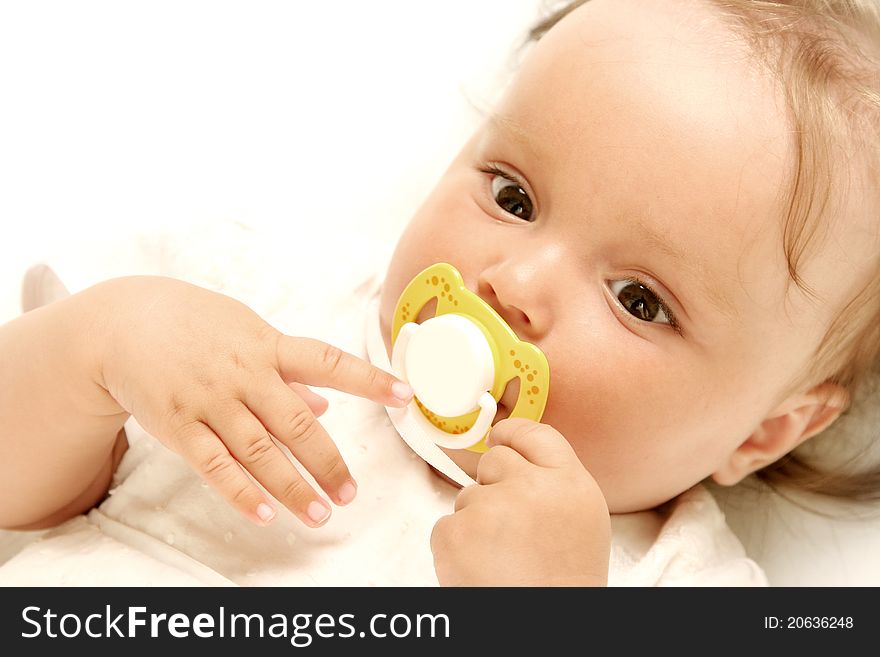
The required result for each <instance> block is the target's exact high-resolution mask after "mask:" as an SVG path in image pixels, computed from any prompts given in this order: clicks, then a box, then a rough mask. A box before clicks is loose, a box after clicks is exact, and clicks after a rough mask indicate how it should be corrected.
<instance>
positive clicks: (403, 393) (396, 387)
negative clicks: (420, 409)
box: [391, 381, 413, 401]
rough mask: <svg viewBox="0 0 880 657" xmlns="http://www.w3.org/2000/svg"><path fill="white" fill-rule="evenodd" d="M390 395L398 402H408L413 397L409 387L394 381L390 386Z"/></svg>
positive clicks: (401, 382) (406, 384)
mask: <svg viewBox="0 0 880 657" xmlns="http://www.w3.org/2000/svg"><path fill="white" fill-rule="evenodd" d="M391 394H393V395H394V396H395V397H397V398H398V399H399V400H400V401H409V400H410V398H412V396H413V389H412V388H410V387H409V384H408V383H404V382H403V381H395V382H394V383H392V384H391Z"/></svg>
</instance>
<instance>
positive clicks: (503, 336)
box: [391, 262, 550, 452]
mask: <svg viewBox="0 0 880 657" xmlns="http://www.w3.org/2000/svg"><path fill="white" fill-rule="evenodd" d="M432 299H437V311H436V313H435V317H440V316H441V315H457V316H459V317H461V318H464V319H466V320H469V322H470V323H471V324H472V325H473V327H476V328H477V329H478V332H477V331H474V330H473V327H470V328H467V327H462V326H460V327H458V329H457V330H458V331H461V333H460V335H463V336H464V335H465V334H466V333H467V332H468V331H470V333H472V334H474V335H477V336H479V335H482V337H483V338H484V339H485V342H486V345H487V346H488V348H489V349H490V350H491V359H492V365H493V366H494V368H493V367H491V366H489V365H486V367H485V368H484V369H482V370H480V371H491V370H492V369H494V379H493V381H492V383H491V388H490V389H484V392H485V391H488V392H489V393H490V394H491V395H492V397H493V398H494V400H495V402H498V401H499V400H500V399H501V395H502V394H504V390H505V388H506V387H507V385H508V383H510V382H511V381H512V380H513V379H516V378H518V379H519V397H518V398H517V400H516V405H515V406H514V407H513V409H512V410H511V412H510V417H522V418H526V419H529V420H535V421H538V420H540V419H541V416H542V415H543V413H544V407H545V406H546V404H547V394H548V392H549V388H550V366H549V365H548V363H547V358H546V357H545V356H544V353H543V352H542V351H541V350H540V349H538V348H537V347H536V346H535V345H533V344H530V343H528V342H523V341H522V340H520V339H519V338H518V337H517V336H516V333H514V332H513V329H511V328H510V327H509V326H508V325H507V323H506V322H505V321H504V320H503V319H502V318H501V316H500V315H499V314H498V313H497V312H495V310H494V309H493V308H492V307H491V306H490V305H489V304H487V303H486V302H485V301H483V300H482V299H481V298H480V297H479V296H478V295H476V294H474V293H473V292H471V291H470V290H468V289H467V288H466V287H465V285H464V281H463V280H462V277H461V274H459V273H458V270H456V269H455V267H453V266H452V265H450V264H447V263H445V262H441V263H437V264H435V265H431V266H430V267H428V268H427V269H425V270H424V271H422V272H421V273H420V274H418V275H417V276H416V277H415V278H413V280H412V281H410V283H409V284H408V285H407V286H406V288H405V289H404V291H403V294H401V295H400V299H399V300H398V302H397V307H396V308H395V309H394V319H393V322H392V325H391V344H392V348H393V346H394V345H395V343H396V342H397V339H398V336H399V335H400V331H401V329H402V328H403V327H404V325H406V324H409V323H412V322H415V319H416V317H418V315H419V313H420V312H421V310H422V309H423V308H424V307H425V305H426V304H427V303H428V302H430V301H431V300H432ZM449 319H450V320H452V319H453V318H449ZM456 322H458V323H459V324H460V323H461V321H460V320H458V319H456ZM454 323H455V322H453V324H454ZM423 324H424V326H425V327H427V324H428V321H427V320H426V321H425V322H424V323H423ZM408 328H409V327H408ZM464 329H467V330H464ZM426 333H427V331H426ZM423 341H424V340H423ZM447 342H448V341H447ZM475 342H476V343H479V342H481V341H480V340H479V338H476V340H475V339H473V336H472V335H471V336H470V339H468V340H464V341H463V342H461V344H462V345H463V347H462V348H463V349H464V348H467V345H471V344H474V343H475ZM453 344H455V342H454V341H453ZM423 351H424V350H423ZM477 352H479V353H477ZM484 353H485V355H483V354H484ZM488 353H489V352H488V351H487V350H485V349H484V348H483V347H479V346H478V348H476V349H475V350H474V355H473V356H471V355H470V352H468V353H467V354H458V355H459V356H461V357H464V358H488ZM476 369H479V368H476ZM462 371H463V373H464V372H467V374H465V376H470V377H474V376H476V375H475V374H473V373H472V372H473V371H475V368H468V367H463V368H462ZM411 383H412V382H411ZM486 384H487V382H486V381H459V386H458V387H459V389H457V390H454V391H453V390H450V391H449V392H450V393H453V396H454V394H455V393H458V395H459V397H460V393H461V389H464V390H468V391H471V390H472V389H473V388H474V386H476V388H477V389H479V388H486ZM441 385H447V386H450V385H455V382H449V383H446V382H445V379H444V383H442V384H441ZM414 388H415V386H414ZM470 394H472V393H471V392H468V395H470ZM415 401H416V404H417V405H418V408H419V409H420V410H421V411H422V413H423V414H424V415H425V417H427V418H428V420H429V421H430V422H431V424H433V425H434V426H435V427H436V428H437V429H439V430H440V431H442V432H445V433H447V434H463V433H465V432H467V431H468V430H469V429H470V428H471V427H472V426H473V425H474V423H475V422H476V421H477V418H478V417H479V415H480V412H481V409H480V408H478V403H479V402H478V399H473V402H472V403H465V406H466V407H470V408H471V409H473V410H471V411H469V412H466V413H464V414H463V415H457V416H443V415H438V414H436V413H434V412H432V411H431V409H430V408H428V406H427V405H426V404H425V403H423V400H420V399H419V397H418V390H416V399H415ZM458 403H461V402H460V401H459V402H458ZM487 403H489V404H491V400H489V399H488V398H487ZM490 428H491V427H490ZM477 431H479V429H478V430H477ZM486 434H488V429H487V430H486V431H485V432H484V433H483V434H482V436H481V437H479V438H478V440H476V441H475V442H474V443H473V444H471V445H470V446H467V449H469V450H471V451H474V452H485V451H486V449H487V448H486V444H485V438H486Z"/></svg>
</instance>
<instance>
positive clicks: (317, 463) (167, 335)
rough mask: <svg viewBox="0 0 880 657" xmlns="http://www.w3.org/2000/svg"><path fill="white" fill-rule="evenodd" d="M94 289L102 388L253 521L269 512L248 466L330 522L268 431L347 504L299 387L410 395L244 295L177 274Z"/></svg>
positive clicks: (345, 475) (347, 479)
mask: <svg viewBox="0 0 880 657" xmlns="http://www.w3.org/2000/svg"><path fill="white" fill-rule="evenodd" d="M102 285H104V286H107V291H106V294H108V295H109V296H105V297H104V299H106V301H107V304H108V306H109V307H110V308H111V310H109V311H108V314H109V320H108V323H109V329H108V330H109V334H103V333H102V336H103V337H104V341H105V347H104V348H103V349H102V350H100V351H101V354H102V362H101V366H102V375H103V380H102V381H100V383H101V385H102V386H103V387H104V388H105V389H106V390H107V391H108V392H109V393H110V395H112V397H113V398H114V399H115V400H116V402H117V403H118V404H119V405H120V406H122V408H123V409H125V410H126V411H128V412H129V413H131V414H132V415H134V417H135V418H137V420H138V422H140V424H141V425H142V426H143V427H144V428H145V429H146V430H147V431H149V432H150V433H151V434H153V435H154V436H155V437H156V438H158V439H159V440H160V441H162V443H163V444H164V445H166V446H167V447H169V448H170V449H172V450H174V451H175V452H178V453H179V454H181V455H182V456H183V457H184V458H185V459H186V460H187V462H188V463H189V464H190V465H191V466H192V467H193V468H194V469H195V470H196V471H197V472H198V473H199V474H200V475H201V476H202V477H203V478H204V479H205V480H206V481H207V482H208V483H209V484H211V485H212V486H213V487H214V488H216V489H217V491H219V492H220V494H221V495H223V496H224V497H225V498H226V499H227V500H228V501H229V503H230V504H232V505H233V506H234V507H235V508H236V509H238V510H239V511H240V512H241V513H243V514H244V515H245V516H246V517H248V518H249V519H251V520H252V521H254V522H256V523H258V524H265V523H267V522H269V521H270V520H271V519H272V517H274V515H275V510H274V509H273V508H272V507H271V505H270V501H269V500H268V499H267V498H266V496H265V494H264V493H263V492H262V491H261V490H260V489H259V488H258V487H257V486H256V485H255V484H254V483H253V481H251V480H250V479H249V478H248V476H247V475H246V474H245V472H247V473H250V475H252V476H253V478H254V479H256V480H257V481H258V482H260V484H262V485H263V486H264V487H265V488H266V489H267V490H268V491H269V493H271V494H272V495H273V496H274V497H275V498H276V499H277V500H278V501H279V502H281V503H282V504H284V505H285V506H286V507H287V508H289V509H290V510H291V511H292V512H293V513H294V514H296V515H297V516H298V517H299V518H300V519H301V520H302V521H303V522H305V523H306V524H308V525H311V526H318V525H321V524H323V523H324V522H325V521H326V520H327V518H329V516H330V506H329V504H327V502H325V501H324V500H323V499H322V498H321V497H320V496H319V495H318V493H317V492H316V491H315V490H314V489H313V488H312V487H311V486H310V485H309V484H308V483H307V482H306V480H305V479H303V477H302V476H300V474H299V473H298V472H297V470H296V468H294V466H293V465H292V464H291V462H290V460H289V459H288V458H287V457H286V456H285V454H284V453H283V452H282V450H281V449H279V447H278V446H277V445H276V444H275V443H274V442H273V440H272V437H271V436H270V435H269V434H270V433H271V434H272V436H274V437H275V438H276V439H277V440H278V441H279V442H280V443H282V444H284V445H285V446H287V447H288V448H289V449H290V451H291V453H292V454H293V455H294V456H295V457H296V458H297V460H298V461H299V462H300V463H301V464H302V465H303V466H304V467H305V469H306V470H308V471H309V472H310V473H311V474H312V475H313V476H314V477H315V480H316V481H317V482H318V484H319V485H320V486H321V488H322V489H324V491H325V492H326V493H327V494H328V495H329V496H330V498H331V499H332V500H333V501H334V502H335V503H336V504H347V503H348V502H350V501H351V500H352V498H353V497H354V495H355V491H356V487H355V484H354V481H353V479H352V477H351V474H350V473H349V471H348V467H347V466H346V465H345V463H344V462H343V460H342V457H341V456H340V454H339V451H338V450H337V449H336V446H335V445H334V443H333V441H332V440H331V439H330V437H329V436H328V435H327V432H326V431H325V430H324V428H323V427H322V426H321V425H320V423H319V422H318V421H317V420H316V419H315V416H316V414H318V415H320V413H321V412H323V410H324V409H325V408H326V400H324V399H323V398H322V397H320V396H318V395H316V394H315V393H312V392H310V391H309V390H308V389H307V388H305V386H303V385H299V384H312V385H317V386H329V387H332V388H336V389H338V390H343V391H345V392H349V393H352V394H355V395H359V396H361V397H366V398H368V399H371V400H373V401H375V402H378V403H380V404H385V405H388V406H402V405H404V403H405V400H406V399H408V398H409V397H410V396H411V394H412V393H411V391H410V390H409V387H408V386H406V384H403V383H402V382H398V381H397V379H395V378H394V377H392V376H391V375H390V374H388V373H386V372H384V371H382V370H380V369H378V368H376V367H373V366H372V365H370V364H369V363H366V362H364V361H362V360H360V359H358V358H356V357H354V356H352V355H350V354H347V353H345V352H343V351H341V350H339V349H337V348H336V347H332V346H330V345H327V344H325V343H323V342H320V341H318V340H312V339H308V338H295V337H289V336H286V335H283V334H282V333H279V332H278V331H277V330H275V329H274V328H272V327H271V326H270V325H269V324H267V323H266V322H265V321H264V320H263V319H261V318H260V317H259V316H258V315H257V314H256V313H254V312H253V311H252V310H251V309H250V308H248V307H247V306H245V305H244V304H243V303H240V302H238V301H236V300H234V299H231V298H229V297H227V296H224V295H222V294H218V293H215V292H210V291H208V290H205V289H203V288H200V287H197V286H195V285H190V284H188V283H185V282H183V281H178V280H175V279H170V278H161V277H130V278H121V279H115V280H112V281H108V282H106V283H104V284H102ZM293 382H298V383H293ZM289 384H290V385H289ZM392 386H393V388H392ZM395 392H397V393H398V394H400V395H401V396H395V394H394V393H395ZM297 393H299V394H297Z"/></svg>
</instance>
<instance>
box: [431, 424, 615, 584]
mask: <svg viewBox="0 0 880 657" xmlns="http://www.w3.org/2000/svg"><path fill="white" fill-rule="evenodd" d="M487 444H488V445H489V446H490V449H489V451H488V452H486V453H485V454H484V455H483V456H482V458H481V459H480V462H479V465H478V467H477V485H475V486H468V487H467V488H465V489H463V490H462V491H461V492H460V493H459V495H458V498H457V499H456V502H455V513H453V514H452V515H449V516H444V517H443V518H441V519H440V520H439V521H438V522H437V524H436V525H435V526H434V531H433V534H432V535H431V549H432V551H433V553H434V568H435V570H436V572H437V578H438V580H439V582H440V584H441V585H444V586H558V585H571V586H603V585H605V584H606V582H607V577H608V558H609V551H610V544H611V529H610V520H609V514H608V507H607V505H606V503H605V498H604V496H603V495H602V492H601V491H600V490H599V486H598V485H597V484H596V481H595V480H594V479H593V477H592V476H591V475H590V473H589V472H588V471H587V470H586V468H584V466H583V465H582V464H581V462H580V461H579V460H578V458H577V456H576V455H575V453H574V450H573V449H572V448H571V446H570V445H569V444H568V441H567V440H566V439H565V437H564V436H562V434H560V433H559V432H558V431H556V430H555V429H553V428H552V427H550V426H548V425H546V424H539V423H537V422H533V421H531V420H524V419H521V418H511V419H507V420H503V421H501V422H499V423H498V424H497V425H495V426H494V427H493V428H492V431H491V433H490V434H489V438H488V439H487Z"/></svg>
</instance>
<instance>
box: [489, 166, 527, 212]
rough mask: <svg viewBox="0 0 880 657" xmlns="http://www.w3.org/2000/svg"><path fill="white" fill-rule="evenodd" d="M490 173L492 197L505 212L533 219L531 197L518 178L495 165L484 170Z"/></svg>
mask: <svg viewBox="0 0 880 657" xmlns="http://www.w3.org/2000/svg"><path fill="white" fill-rule="evenodd" d="M484 173H488V174H491V175H492V198H494V199H495V202H496V203H497V204H498V207H500V208H501V209H502V210H504V211H505V212H507V213H509V214H512V215H513V216H514V217H516V218H517V219H522V220H523V221H534V218H533V216H532V215H533V213H534V208H533V206H532V199H530V198H529V195H528V194H527V193H526V191H525V190H524V189H523V187H522V185H521V184H520V182H519V181H518V180H516V179H515V178H513V177H511V176H510V175H509V174H507V173H505V172H503V171H501V170H500V169H498V168H497V167H491V168H489V169H487V170H485V171H484Z"/></svg>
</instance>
